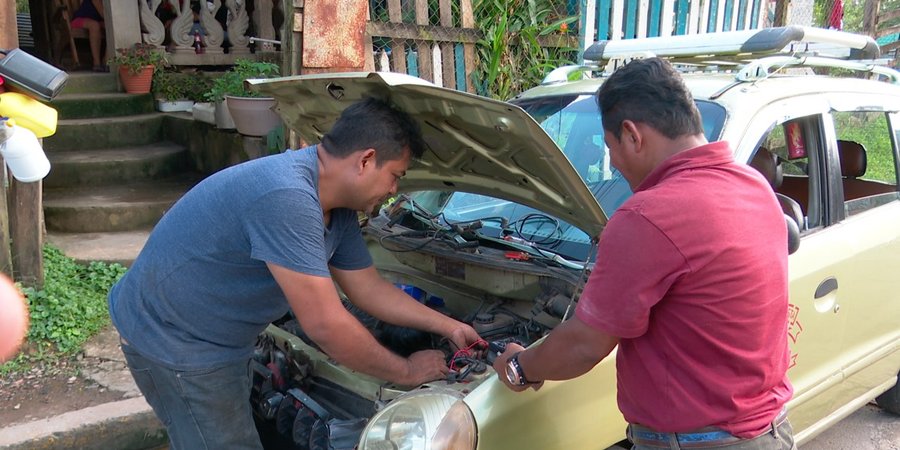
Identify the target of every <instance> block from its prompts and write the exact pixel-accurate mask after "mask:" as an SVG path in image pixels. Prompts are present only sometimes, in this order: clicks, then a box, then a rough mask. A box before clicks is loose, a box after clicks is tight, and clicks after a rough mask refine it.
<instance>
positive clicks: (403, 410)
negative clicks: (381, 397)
mask: <svg viewBox="0 0 900 450" xmlns="http://www.w3.org/2000/svg"><path fill="white" fill-rule="evenodd" d="M475 434H476V432H475V417H474V416H473V415H472V412H471V411H469V407H468V406H466V404H465V402H463V401H462V397H461V396H460V394H459V393H457V392H456V391H451V390H440V389H424V390H420V391H415V392H412V393H410V394H406V395H403V396H401V397H398V398H397V399H396V400H394V401H393V402H391V403H390V404H389V405H388V406H387V407H386V408H384V409H382V410H381V411H379V412H378V413H377V414H375V416H374V417H372V420H370V421H369V425H367V426H366V429H365V430H364V431H363V434H362V439H361V440H360V445H359V448H360V450H382V449H383V450H449V449H454V450H455V449H474V448H475Z"/></svg>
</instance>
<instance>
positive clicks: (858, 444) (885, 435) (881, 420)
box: [801, 405, 900, 450]
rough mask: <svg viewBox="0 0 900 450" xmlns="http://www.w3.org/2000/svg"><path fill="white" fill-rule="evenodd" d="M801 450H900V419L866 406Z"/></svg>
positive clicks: (874, 407)
mask: <svg viewBox="0 0 900 450" xmlns="http://www.w3.org/2000/svg"><path fill="white" fill-rule="evenodd" d="M801 450H900V416H895V415H892V414H888V413H886V412H884V411H883V410H881V408H879V407H877V406H875V405H866V406H864V407H862V408H860V410H859V411H857V412H855V413H853V414H852V415H850V416H849V417H847V418H846V419H844V420H842V421H840V422H839V423H838V424H837V425H835V426H833V427H831V428H829V429H828V430H826V431H825V432H824V433H822V434H820V435H818V436H816V438H815V439H813V440H812V441H810V442H809V443H807V444H806V445H804V446H803V447H801Z"/></svg>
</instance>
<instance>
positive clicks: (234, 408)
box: [122, 342, 263, 450]
mask: <svg viewBox="0 0 900 450" xmlns="http://www.w3.org/2000/svg"><path fill="white" fill-rule="evenodd" d="M122 353H124V354H125V360H126V361H127V362H128V368H129V370H131V376H132V377H134V381H135V382H136V383H137V386H138V388H139V389H140V390H141V392H142V393H143V394H144V398H145V399H146V400H147V403H149V404H150V406H151V407H152V408H153V412H154V413H155V414H156V417H157V418H159V420H160V421H161V422H162V423H163V425H165V426H166V431H167V432H168V433H169V442H170V445H171V447H170V448H171V449H172V450H181V449H185V450H196V449H217V450H218V449H226V448H227V449H254V450H261V449H262V448H263V447H262V444H261V443H260V440H259V434H257V432H256V426H255V425H254V422H253V411H252V410H251V408H250V383H249V380H248V375H247V363H248V362H247V361H244V362H242V363H236V364H231V365H228V366H224V367H211V368H208V369H201V370H187V371H185V370H172V369H169V368H167V367H163V366H161V365H159V364H156V363H154V362H153V361H150V360H148V359H147V358H144V357H143V356H141V355H140V353H138V352H137V351H135V350H134V349H133V348H131V346H129V345H128V343H126V342H122Z"/></svg>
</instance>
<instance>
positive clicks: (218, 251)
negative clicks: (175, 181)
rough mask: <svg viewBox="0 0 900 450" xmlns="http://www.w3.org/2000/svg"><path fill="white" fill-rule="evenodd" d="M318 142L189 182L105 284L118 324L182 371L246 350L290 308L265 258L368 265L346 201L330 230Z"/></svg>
mask: <svg viewBox="0 0 900 450" xmlns="http://www.w3.org/2000/svg"><path fill="white" fill-rule="evenodd" d="M318 177H319V165H318V157H317V155H316V149H315V147H314V146H313V147H307V148H305V149H302V150H297V151H288V152H285V153H282V154H278V155H273V156H268V157H265V158H260V159H256V160H253V161H249V162H246V163H243V164H239V165H237V166H233V167H229V168H227V169H225V170H222V171H220V172H218V173H216V174H214V175H212V176H210V177H209V178H207V179H205V180H203V181H202V182H201V183H200V184H198V185H197V186H196V187H194V188H193V189H191V191H190V192H188V193H187V194H186V195H185V196H184V197H182V198H181V199H180V200H179V201H178V202H177V203H176V204H175V205H174V206H173V207H172V209H170V210H169V211H168V212H167V213H166V214H165V216H163V218H162V220H161V221H160V222H159V223H158V224H157V225H156V228H154V230H153V233H152V234H151V235H150V239H149V240H148V241H147V244H146V245H145V246H144V248H143V250H142V251H141V253H140V255H138V258H137V259H136V260H135V262H134V265H133V266H132V267H131V268H130V269H129V270H128V272H127V273H126V274H125V277H124V278H122V280H120V281H119V282H118V283H117V284H116V285H115V286H113V288H112V290H111V291H110V293H109V310H110V316H111V317H112V321H113V323H114V324H115V326H116V328H117V329H118V330H119V333H120V334H121V335H122V337H123V338H125V340H127V341H128V342H129V344H130V345H131V346H132V347H134V348H135V349H136V350H137V351H139V352H140V353H141V354H143V355H144V356H146V357H148V358H150V359H152V360H154V361H156V362H158V363H160V364H162V365H165V366H168V367H171V368H173V369H178V370H195V369H201V368H208V367H215V366H218V365H222V364H227V363H231V362H235V361H238V360H241V359H245V358H248V357H249V356H250V354H251V353H252V351H253V346H254V344H255V342H256V337H257V335H258V334H259V333H260V332H262V330H263V329H265V327H266V326H267V325H268V324H269V323H270V322H271V321H273V320H275V319H278V318H279V317H281V316H283V315H284V314H285V313H286V312H287V311H288V308H289V306H288V303H287V300H286V299H285V297H284V293H283V292H282V291H281V289H280V288H279V286H278V284H277V283H276V282H275V279H274V278H273V277H272V274H271V272H269V269H268V268H267V267H266V263H267V262H271V263H274V264H277V265H279V266H283V267H286V268H288V269H291V270H294V271H297V272H301V273H304V274H309V275H314V276H321V277H328V276H330V274H329V271H328V266H329V265H331V266H334V267H336V268H339V269H343V270H356V269H362V268H365V267H369V266H370V265H371V264H372V259H371V256H370V255H369V253H368V251H367V250H366V247H365V243H364V241H363V239H362V236H361V234H360V229H359V225H358V222H357V215H356V212H355V211H351V210H349V209H336V210H332V213H331V224H330V227H329V228H327V229H326V227H325V225H324V221H323V218H322V207H321V205H320V204H319V194H318Z"/></svg>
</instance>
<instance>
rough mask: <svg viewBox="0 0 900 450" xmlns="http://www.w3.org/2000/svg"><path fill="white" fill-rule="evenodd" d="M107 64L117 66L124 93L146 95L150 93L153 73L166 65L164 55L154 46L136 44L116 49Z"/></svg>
mask: <svg viewBox="0 0 900 450" xmlns="http://www.w3.org/2000/svg"><path fill="white" fill-rule="evenodd" d="M109 63H110V64H112V65H116V66H119V80H121V81H122V86H123V87H124V88H125V92H128V93H130V94H146V93H149V92H150V85H151V82H152V80H153V73H154V72H155V71H156V69H158V68H160V67H162V66H163V65H165V64H166V54H165V52H163V51H162V50H161V49H159V48H157V47H156V46H154V45H151V44H144V43H141V42H138V43H136V44H134V45H132V46H131V47H126V48H119V49H116V54H115V55H114V56H113V57H112V58H110V60H109Z"/></svg>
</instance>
